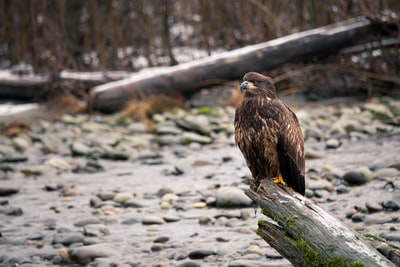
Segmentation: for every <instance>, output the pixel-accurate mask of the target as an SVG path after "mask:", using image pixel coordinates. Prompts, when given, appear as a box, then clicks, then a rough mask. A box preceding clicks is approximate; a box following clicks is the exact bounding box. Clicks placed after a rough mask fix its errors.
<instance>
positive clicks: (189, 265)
mask: <svg viewBox="0 0 400 267" xmlns="http://www.w3.org/2000/svg"><path fill="white" fill-rule="evenodd" d="M200 266H201V264H200V263H197V262H195V261H185V262H183V263H181V264H179V265H177V267H200Z"/></svg>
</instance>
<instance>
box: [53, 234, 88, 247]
mask: <svg viewBox="0 0 400 267" xmlns="http://www.w3.org/2000/svg"><path fill="white" fill-rule="evenodd" d="M84 240H85V236H84V235H83V234H81V233H77V232H70V233H56V234H55V235H54V237H53V241H52V242H53V244H63V245H64V246H69V245H71V244H74V243H83V242H84Z"/></svg>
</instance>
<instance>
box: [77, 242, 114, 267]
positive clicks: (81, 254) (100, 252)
mask: <svg viewBox="0 0 400 267" xmlns="http://www.w3.org/2000/svg"><path fill="white" fill-rule="evenodd" d="M115 255H118V251H117V250H116V249H115V248H114V247H112V246H111V245H109V244H94V245H89V246H81V247H76V248H72V249H71V250H70V251H69V258H70V259H71V261H72V262H73V263H79V264H88V263H89V262H92V261H94V260H95V259H96V258H104V257H106V258H107V257H110V256H115Z"/></svg>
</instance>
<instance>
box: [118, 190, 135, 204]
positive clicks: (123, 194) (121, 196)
mask: <svg viewBox="0 0 400 267" xmlns="http://www.w3.org/2000/svg"><path fill="white" fill-rule="evenodd" d="M132 198H133V195H132V194H131V193H127V192H121V193H117V194H116V195H115V196H114V199H113V200H114V201H115V202H117V203H121V204H123V203H125V202H126V201H128V200H130V199H132Z"/></svg>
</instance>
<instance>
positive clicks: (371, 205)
mask: <svg viewBox="0 0 400 267" xmlns="http://www.w3.org/2000/svg"><path fill="white" fill-rule="evenodd" d="M365 207H366V208H367V210H368V212H369V213H374V212H379V211H382V210H383V207H382V205H380V204H379V203H375V202H370V201H367V202H366V203H365Z"/></svg>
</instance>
